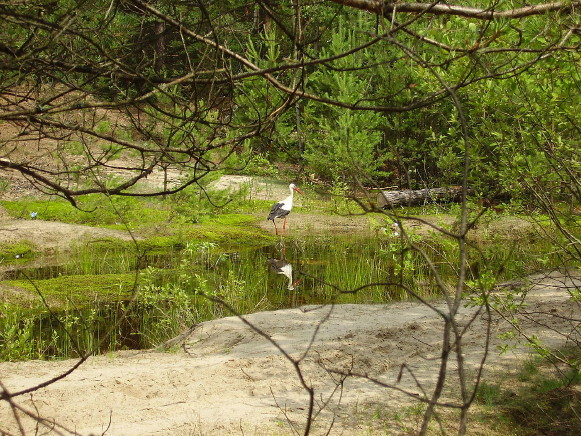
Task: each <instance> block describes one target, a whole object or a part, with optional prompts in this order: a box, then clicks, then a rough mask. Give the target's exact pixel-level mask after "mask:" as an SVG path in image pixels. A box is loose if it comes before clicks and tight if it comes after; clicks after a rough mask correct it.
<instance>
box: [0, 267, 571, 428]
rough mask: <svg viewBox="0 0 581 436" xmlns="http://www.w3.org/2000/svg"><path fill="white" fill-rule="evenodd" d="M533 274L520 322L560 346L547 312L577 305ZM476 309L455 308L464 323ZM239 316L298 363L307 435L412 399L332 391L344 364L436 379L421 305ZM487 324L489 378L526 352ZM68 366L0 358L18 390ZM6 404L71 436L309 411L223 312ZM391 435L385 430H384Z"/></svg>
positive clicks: (434, 336)
mask: <svg viewBox="0 0 581 436" xmlns="http://www.w3.org/2000/svg"><path fill="white" fill-rule="evenodd" d="M536 281H537V284H536V285H535V286H534V287H533V290H532V291H531V293H530V294H529V306H528V307H527V310H528V312H531V313H534V312H542V313H543V314H538V315H535V316H536V317H537V321H538V322H540V324H539V323H537V322H532V321H531V322H528V323H524V324H523V326H524V327H525V328H527V331H528V332H529V333H530V334H535V335H537V336H539V338H541V339H542V340H543V341H545V343H547V344H549V345H559V344H561V343H562V337H561V336H560V335H558V334H556V331H561V332H567V331H570V329H571V325H570V323H569V322H567V321H565V320H564V319H563V318H561V317H555V316H553V315H552V314H553V313H558V314H559V315H561V316H573V317H576V318H577V319H578V318H579V317H580V315H581V312H580V309H579V305H578V304H573V303H572V302H571V301H570V299H569V297H568V294H567V293H566V292H564V288H563V285H564V284H565V285H567V286H571V285H572V283H571V281H568V282H566V283H565V282H564V281H563V280H562V277H561V276H559V275H553V276H552V277H537V278H536ZM577 284H578V285H579V284H581V282H579V283H577ZM438 306H439V307H440V308H442V309H445V306H444V305H438ZM474 310H475V309H471V308H462V310H461V317H460V318H461V319H462V320H463V321H462V322H463V323H464V324H465V323H467V322H468V320H469V319H471V317H472V316H473V313H474ZM246 319H247V320H248V321H249V322H250V323H252V324H253V325H254V326H255V327H256V328H258V329H260V331H261V332H263V333H264V334H266V335H268V336H269V337H270V338H271V339H272V340H273V341H276V343H277V344H278V345H279V346H280V347H281V348H282V349H283V350H284V352H285V353H287V354H288V355H289V356H292V358H293V359H299V358H300V359H302V360H301V364H300V368H301V371H302V372H303V376H304V378H305V382H306V383H307V384H308V385H309V386H312V387H313V388H314V389H315V393H316V395H315V397H316V405H315V410H316V411H319V410H320V409H322V410H321V411H320V413H318V414H317V418H316V421H315V432H314V434H324V433H325V431H326V429H327V428H328V427H329V426H330V425H331V422H333V420H335V422H334V427H333V428H334V430H333V432H332V434H341V433H342V432H343V433H342V434H376V432H375V430H377V434H384V431H385V428H384V427H381V428H374V426H375V424H378V425H379V423H375V422H374V420H373V418H372V416H373V413H374V411H375V410H376V409H377V408H381V410H384V411H390V410H391V411H396V410H401V408H402V407H404V406H405V405H411V404H412V403H413V402H414V401H415V398H414V397H413V396H412V397H410V396H405V395H402V394H400V393H398V392H397V391H396V390H393V389H387V388H384V387H380V386H378V385H377V384H374V383H371V382H370V381H368V380H363V379H361V378H348V379H347V380H346V381H345V383H344V384H343V390H342V391H341V390H337V383H336V382H337V380H338V376H337V375H336V374H333V373H331V372H330V371H329V370H338V371H346V370H349V369H350V368H351V370H352V371H353V372H358V373H362V374H367V375H368V376H370V377H376V378H378V379H380V380H381V381H382V382H384V383H388V384H392V385H393V386H395V387H396V388H397V389H400V388H401V389H406V390H409V391H410V392H411V393H412V394H414V395H418V396H419V395H421V390H420V389H419V388H418V385H417V384H416V380H417V381H418V382H420V383H421V385H422V387H423V388H424V389H426V390H427V391H428V392H429V391H430V389H432V388H433V385H434V383H435V374H436V373H437V370H438V365H439V359H437V357H438V356H439V344H440V342H441V340H442V337H441V335H442V333H441V331H442V321H441V319H440V318H439V317H438V316H437V315H436V314H435V313H434V312H433V311H432V310H431V309H429V308H427V307H426V306H422V305H419V304H416V303H398V304H392V305H339V306H335V307H329V306H328V307H320V308H314V307H305V308H302V309H290V310H282V311H276V312H263V313H256V314H252V315H249V316H247V317H246ZM545 324H548V325H550V326H551V327H552V328H554V329H555V330H551V329H548V328H546V327H545ZM485 325H486V322H485V319H484V317H482V316H477V318H476V321H475V322H474V323H473V324H472V325H471V327H470V328H469V334H468V336H467V338H466V342H465V347H464V350H463V351H464V356H465V359H466V363H467V367H468V368H470V371H471V373H474V372H475V370H476V368H477V367H478V364H479V362H480V361H481V359H482V357H483V345H484V343H485V336H486V335H485V332H486V329H485ZM492 328H493V332H492V341H493V343H492V345H491V351H490V353H489V355H488V361H487V367H486V368H487V369H486V371H487V374H490V373H491V372H494V371H502V372H503V374H506V373H508V372H511V371H516V366H517V363H516V362H517V361H518V360H520V359H522V358H523V357H524V356H525V355H526V352H527V351H526V349H525V348H523V347H522V346H520V347H517V348H516V349H515V350H513V351H512V352H510V353H507V354H503V355H499V354H498V352H497V351H496V349H495V346H496V345H498V344H499V343H500V342H499V340H498V339H497V334H498V333H499V332H502V331H505V330H506V328H507V326H506V324H505V323H503V322H502V321H500V320H498V319H494V320H493V322H492ZM453 360H454V359H453ZM75 363H76V361H73V360H70V361H60V362H40V361H29V362H16V363H1V364H0V374H1V382H2V384H3V386H4V387H5V388H6V389H7V390H8V391H10V392H16V391H19V390H21V389H26V388H29V387H32V386H35V385H37V384H39V383H41V382H44V381H46V380H48V379H50V378H52V377H55V376H58V375H59V374H62V373H63V372H65V371H66V370H68V369H69V368H71V367H72V366H73V365H74V364H75ZM404 363H405V364H406V365H408V367H409V368H410V369H411V370H413V373H414V376H415V377H416V380H414V379H413V378H412V377H411V376H410V374H409V373H408V372H404V375H403V377H402V379H401V380H400V381H399V382H398V380H397V377H398V374H399V372H400V369H401V365H402V364H404ZM451 366H452V367H453V366H454V364H453V363H452V365H451ZM451 369H452V368H451ZM446 386H447V388H446V391H445V396H446V398H449V399H451V400H453V399H455V398H456V394H457V392H454V391H455V390H456V389H455V388H454V387H456V386H457V380H455V377H454V375H453V371H451V372H450V376H449V378H448V383H447V385H446ZM450 387H452V389H451V388H450ZM15 402H16V404H18V406H19V407H22V408H23V409H24V410H26V411H28V412H29V413H31V414H33V415H34V414H39V415H40V416H42V417H44V418H46V419H48V420H50V422H55V423H58V424H59V425H63V426H64V427H65V428H67V429H69V430H71V431H72V430H74V431H76V432H78V433H79V434H102V433H103V432H105V434H107V435H185V434H195V435H197V434H215V435H222V434H246V435H248V434H257V435H262V434H280V435H286V434H291V433H292V431H291V429H290V427H289V426H290V425H294V426H296V428H297V429H299V432H302V429H304V425H305V417H306V414H307V409H308V395H307V393H306V391H305V389H304V388H303V387H302V386H301V384H300V382H299V379H298V377H297V372H296V370H295V368H294V367H293V365H292V364H291V362H290V361H289V360H288V359H287V358H286V357H284V356H283V355H282V354H281V352H280V351H279V350H278V349H277V348H275V347H274V346H273V344H272V343H271V342H269V341H267V340H266V339H265V338H264V336H263V335H261V334H258V333H257V332H256V331H254V330H252V329H250V328H249V327H248V326H247V325H245V324H244V323H242V322H241V321H240V320H239V319H238V318H232V317H231V318H224V319H219V320H215V321H211V322H206V323H203V324H200V325H199V326H197V327H196V328H195V330H194V331H193V332H192V333H191V334H190V335H189V336H188V337H187V339H186V340H185V343H184V344H183V347H182V348H181V349H180V350H179V351H177V352H172V353H162V352H155V351H145V352H120V353H115V354H113V355H107V356H98V357H93V358H90V359H89V360H88V361H87V362H86V363H84V364H83V365H82V366H81V367H80V368H78V369H77V370H76V371H74V372H73V373H72V374H71V375H69V376H68V377H66V378H64V379H63V380H61V381H58V382H56V383H54V384H52V385H50V386H48V387H45V388H43V389H40V390H38V391H35V392H34V393H33V394H31V395H23V396H19V397H17V398H15ZM323 402H325V403H326V404H325V406H324V407H323ZM396 406H397V408H395V407H396ZM18 416H19V419H20V425H21V426H22V428H23V429H24V430H26V432H27V434H28V433H33V432H34V428H35V426H36V425H37V424H36V422H35V421H34V420H32V419H30V418H29V417H26V416H24V414H23V413H22V412H19V413H18ZM0 423H2V425H1V427H0V428H1V429H3V430H5V431H8V432H10V433H11V434H18V433H19V429H18V426H17V422H16V421H15V419H14V414H13V412H12V411H11V410H10V409H9V407H8V404H7V403H6V402H3V403H2V405H1V406H0ZM291 423H292V424H291ZM382 425H383V424H382ZM399 430H401V429H399ZM399 430H398V428H397V426H396V427H393V428H391V430H390V431H388V434H398V431H399ZM55 434H56V433H55Z"/></svg>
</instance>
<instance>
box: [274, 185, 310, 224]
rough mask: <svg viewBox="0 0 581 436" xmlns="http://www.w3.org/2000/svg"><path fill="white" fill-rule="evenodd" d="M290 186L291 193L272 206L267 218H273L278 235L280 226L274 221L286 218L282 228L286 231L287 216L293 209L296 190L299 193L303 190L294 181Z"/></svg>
mask: <svg viewBox="0 0 581 436" xmlns="http://www.w3.org/2000/svg"><path fill="white" fill-rule="evenodd" d="M288 188H289V190H290V195H289V196H288V197H287V198H285V199H284V200H282V201H279V202H278V203H276V204H275V205H274V206H272V209H270V213H269V214H268V218H266V219H267V220H272V223H273V224H274V230H275V231H276V234H277V235H278V227H276V222H275V221H274V220H275V218H284V221H283V224H282V230H283V233H285V231H286V217H287V215H288V214H289V213H290V211H291V209H292V208H293V195H294V193H295V191H297V192H298V193H299V194H301V195H302V192H301V190H300V189H299V188H297V187H296V186H295V185H294V184H293V183H291V184H290V185H288Z"/></svg>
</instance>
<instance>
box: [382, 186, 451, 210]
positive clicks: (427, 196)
mask: <svg viewBox="0 0 581 436" xmlns="http://www.w3.org/2000/svg"><path fill="white" fill-rule="evenodd" d="M461 198H462V187H461V186H450V187H447V188H431V189H430V188H426V189H418V190H416V191H412V190H407V189H406V190H405V191H381V192H380V193H379V194H377V207H379V208H388V207H395V206H415V205H419V204H425V203H432V202H449V201H460V200H461Z"/></svg>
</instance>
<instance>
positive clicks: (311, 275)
mask: <svg viewBox="0 0 581 436" xmlns="http://www.w3.org/2000/svg"><path fill="white" fill-rule="evenodd" d="M204 221H205V222H203V223H199V224H195V225H192V224H189V225H188V226H184V227H182V228H181V230H180V232H178V233H176V234H173V235H171V234H170V235H168V236H160V237H159V239H157V240H153V239H150V240H146V241H137V244H135V243H120V242H114V241H103V242H100V243H96V244H88V245H86V244H85V245H80V246H78V247H75V249H74V251H73V252H72V255H71V256H70V258H69V259H68V261H67V262H66V263H65V264H63V265H61V266H58V267H54V266H49V267H46V268H39V269H36V270H35V269H29V270H25V272H26V275H24V276H21V277H12V279H11V281H4V282H3V283H4V284H7V285H9V286H12V287H15V288H19V289H21V290H23V292H26V294H27V295H28V296H29V297H30V296H36V300H32V301H31V299H30V298H28V299H27V300H26V302H24V303H23V302H22V301H20V300H19V301H13V302H12V303H14V304H8V305H5V307H4V309H3V316H2V317H1V319H0V329H1V331H2V334H0V345H2V349H3V350H6V351H5V353H3V354H2V356H0V358H2V359H26V358H63V357H70V356H73V355H77V354H78V353H79V352H86V351H92V352H95V353H99V352H103V351H107V350H110V349H120V348H149V347H154V346H157V345H159V344H160V343H163V342H164V341H166V340H167V339H169V338H172V337H174V336H176V335H177V334H179V333H180V332H182V331H183V330H185V329H186V328H188V327H190V326H191V325H193V324H196V323H199V322H202V321H206V320H210V319H215V318H219V317H223V316H229V315H231V313H230V312H228V311H227V310H226V309H225V308H224V307H223V306H221V305H218V304H215V303H213V302H211V301H209V300H208V299H207V298H205V297H203V296H202V294H204V295H210V296H214V297H217V298H220V299H222V300H224V301H225V302H226V303H228V304H229V305H230V306H232V307H233V308H234V310H235V311H236V312H237V313H242V314H243V313H250V312H255V311H265V310H276V309H283V308H289V307H297V306H300V305H305V304H325V303H331V302H337V303H387V302H391V301H399V300H402V299H409V298H411V297H410V295H409V293H408V292H407V291H406V289H410V290H412V291H413V292H415V293H417V294H419V295H421V296H422V297H423V298H427V299H432V298H441V297H442V290H441V289H439V288H438V287H437V286H436V280H435V272H434V271H433V270H432V269H430V268H429V267H428V266H427V264H426V262H425V259H424V258H423V257H422V255H421V254H420V253H419V252H418V251H416V250H413V249H412V248H411V246H410V244H409V243H408V242H407V241H405V240H403V239H402V238H400V237H396V236H394V235H389V234H386V233H381V232H378V233H377V234H367V235H335V234H319V235H317V236H314V237H294V238H293V237H286V238H284V240H283V239H278V238H276V237H274V236H272V235H270V234H264V233H263V232H262V231H261V230H260V229H258V228H256V227H254V226H253V218H252V217H249V216H247V215H241V214H235V213H228V214H222V215H217V216H213V217H207V218H205V219H204ZM178 235H179V237H178ZM411 242H412V243H413V244H415V245H416V246H417V247H419V248H420V249H421V250H422V251H423V252H424V253H425V255H426V256H428V257H429V258H430V259H432V263H433V266H434V269H435V271H436V272H437V273H438V274H439V275H440V276H441V278H442V281H443V282H444V283H445V284H446V285H447V286H454V284H455V280H456V277H457V272H456V266H455V263H454V261H453V260H454V259H457V257H458V252H457V250H458V247H457V244H456V243H455V242H454V241H453V240H451V239H449V238H446V237H442V236H438V235H424V236H419V235H412V240H411ZM553 251H554V250H553ZM282 258H285V259H286V260H287V261H288V262H289V263H291V264H292V267H293V277H292V280H291V281H292V282H294V281H297V280H299V279H300V283H298V284H297V285H296V287H295V289H294V290H289V289H288V288H287V287H288V279H287V278H286V277H284V276H283V275H281V274H276V273H275V272H273V271H272V270H271V269H269V265H268V261H267V260H268V259H282ZM469 258H470V259H471V263H470V265H469V276H468V281H467V284H468V288H467V292H475V293H478V292H482V291H483V290H485V291H486V290H489V289H490V287H491V286H493V285H494V283H495V280H499V279H506V280H509V279H513V278H515V277H520V276H523V275H527V274H530V273H531V272H534V271H535V270H538V269H541V268H550V267H551V266H552V265H555V264H558V263H559V262H560V259H559V256H558V255H557V254H555V253H551V250H550V247H548V246H547V244H546V243H544V242H542V240H539V241H535V243H529V244H526V245H523V244H518V243H514V244H507V243H506V242H505V241H500V242H499V241H491V242H489V243H479V244H473V245H472V246H471V248H470V253H469ZM491 277H492V278H493V280H491V279H490V278H491ZM368 284H375V285H373V286H366V285H368ZM362 286H365V287H364V288H363V289H361V290H359V291H357V292H349V291H352V290H354V289H357V288H359V287H362ZM39 294H40V295H42V296H43V299H44V302H43V301H41V300H40V299H39V298H38V295H39ZM7 302H8V303H10V301H7ZM7 302H6V301H5V303H7ZM46 304H48V306H49V307H50V309H51V312H52V313H49V312H48V311H47V308H46ZM4 312H5V313H4Z"/></svg>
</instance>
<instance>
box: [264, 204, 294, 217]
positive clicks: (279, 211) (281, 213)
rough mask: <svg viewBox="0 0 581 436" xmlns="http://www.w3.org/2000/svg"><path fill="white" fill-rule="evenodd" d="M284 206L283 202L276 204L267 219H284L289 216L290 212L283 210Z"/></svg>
mask: <svg viewBox="0 0 581 436" xmlns="http://www.w3.org/2000/svg"><path fill="white" fill-rule="evenodd" d="M283 206H284V203H283V202H280V203H276V204H275V205H274V206H272V209H270V213H269V214H268V218H266V219H267V220H274V219H275V218H283V217H285V216H287V215H288V214H289V212H290V210H287V209H283Z"/></svg>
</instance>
